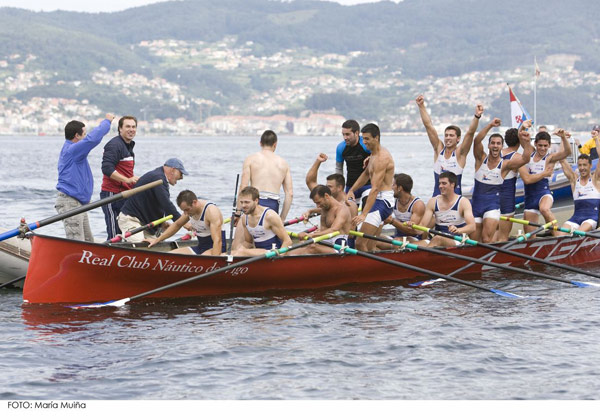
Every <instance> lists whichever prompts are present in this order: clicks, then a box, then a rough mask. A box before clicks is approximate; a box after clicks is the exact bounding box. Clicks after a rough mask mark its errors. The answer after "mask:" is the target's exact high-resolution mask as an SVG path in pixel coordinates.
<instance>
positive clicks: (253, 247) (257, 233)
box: [233, 187, 292, 256]
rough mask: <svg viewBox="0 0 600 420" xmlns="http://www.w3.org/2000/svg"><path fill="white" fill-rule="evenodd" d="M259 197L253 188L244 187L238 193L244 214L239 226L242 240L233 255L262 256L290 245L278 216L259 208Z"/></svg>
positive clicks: (256, 190) (266, 209)
mask: <svg viewBox="0 0 600 420" xmlns="http://www.w3.org/2000/svg"><path fill="white" fill-rule="evenodd" d="M259 197H260V194H259V192H258V189H256V188H254V187H246V188H244V189H243V190H242V191H241V192H240V196H239V203H240V206H241V209H242V212H243V213H244V214H243V215H242V217H241V219H240V223H239V225H240V226H241V229H242V234H243V235H244V236H243V239H244V240H243V242H242V244H241V245H240V246H239V247H238V248H237V249H236V250H235V251H233V255H236V256H256V255H262V254H264V253H266V252H267V251H270V250H271V249H273V248H281V247H282V246H285V247H289V246H291V245H292V240H291V239H290V237H289V235H288V233H287V231H286V230H285V227H284V226H283V222H282V221H281V218H280V217H279V215H278V214H277V213H276V212H275V210H273V209H271V208H269V207H264V206H261V205H260V204H259Z"/></svg>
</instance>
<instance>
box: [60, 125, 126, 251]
mask: <svg viewBox="0 0 600 420" xmlns="http://www.w3.org/2000/svg"><path fill="white" fill-rule="evenodd" d="M114 118H115V117H114V115H112V114H106V118H105V119H104V120H103V121H102V122H101V123H100V125H99V126H98V127H96V128H94V129H93V130H92V131H90V132H89V134H88V133H87V132H86V129H85V124H84V123H82V122H81V121H70V122H68V123H67V125H65V143H64V145H63V147H62V150H61V151H60V156H59V158H58V183H57V184H56V189H57V190H58V197H57V199H56V204H55V206H54V208H56V211H57V212H58V213H59V214H61V213H65V212H67V211H70V210H73V209H75V208H77V207H80V206H82V205H84V204H88V203H89V202H90V199H91V198H92V190H93V189H94V178H93V177H92V170H91V169H90V164H89V162H88V160H87V157H88V155H89V153H90V152H91V151H92V149H93V148H94V147H96V146H98V145H99V144H100V142H101V141H102V138H103V137H104V136H105V135H106V134H107V133H108V132H109V131H110V124H111V123H112V120H113V119H114ZM63 223H64V226H65V232H66V237H67V239H74V240H78V241H87V242H94V236H93V235H92V230H91V228H90V222H89V219H88V216H87V213H82V214H78V215H76V216H72V217H69V218H67V219H64V220H63Z"/></svg>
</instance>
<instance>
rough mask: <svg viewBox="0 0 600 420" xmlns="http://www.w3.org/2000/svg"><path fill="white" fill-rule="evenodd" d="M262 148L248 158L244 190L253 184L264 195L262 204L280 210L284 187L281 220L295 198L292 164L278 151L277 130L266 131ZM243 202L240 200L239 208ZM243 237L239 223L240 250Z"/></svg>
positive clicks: (236, 242)
mask: <svg viewBox="0 0 600 420" xmlns="http://www.w3.org/2000/svg"><path fill="white" fill-rule="evenodd" d="M260 147H261V150H260V152H256V153H254V154H252V155H250V156H248V157H247V158H246V160H244V166H243V168H242V179H241V181H240V191H242V190H243V189H244V188H246V187H247V186H249V185H251V186H253V187H255V188H256V189H258V191H259V194H260V199H259V204H260V205H261V206H264V207H268V208H271V209H273V210H274V211H275V213H279V190H280V189H281V187H282V186H283V192H284V194H285V198H284V200H283V208H282V210H281V220H285V218H286V217H287V215H288V212H289V211H290V207H291V205H292V197H293V187H292V175H291V174H290V166H289V165H288V163H287V162H286V161H285V159H283V158H282V157H281V156H277V155H276V154H275V149H276V148H277V134H275V133H274V132H273V131H271V130H267V131H265V132H264V133H263V134H262V136H261V137H260ZM239 205H240V201H239V199H238V206H237V207H238V208H239ZM235 223H237V221H236V222H235ZM242 239H243V234H242V230H241V228H240V227H239V224H237V225H236V231H235V237H234V240H233V244H232V249H237V248H238V247H239V246H240V245H241V243H242Z"/></svg>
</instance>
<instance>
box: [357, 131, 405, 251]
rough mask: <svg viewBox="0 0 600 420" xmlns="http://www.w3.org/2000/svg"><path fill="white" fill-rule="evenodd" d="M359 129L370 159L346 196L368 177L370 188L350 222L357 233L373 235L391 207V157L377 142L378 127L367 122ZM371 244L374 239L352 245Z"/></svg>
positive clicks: (362, 247)
mask: <svg viewBox="0 0 600 420" xmlns="http://www.w3.org/2000/svg"><path fill="white" fill-rule="evenodd" d="M361 132H362V135H363V141H364V143H365V146H367V149H369V151H370V152H371V158H370V159H369V163H368V165H367V168H366V169H365V170H364V171H363V173H362V174H361V175H360V176H359V177H358V179H357V180H356V182H355V183H354V185H352V187H350V189H349V190H348V199H351V198H354V192H355V191H358V190H359V189H360V188H361V187H362V186H363V185H365V183H366V182H367V181H368V180H369V179H370V180H371V190H370V191H369V195H368V196H367V201H366V203H365V205H364V207H363V210H362V213H361V214H360V215H358V216H355V217H354V219H353V220H352V223H354V224H355V225H356V226H360V228H359V230H360V231H361V232H363V233H366V234H368V235H375V234H376V233H377V229H379V227H380V226H381V225H382V224H383V221H384V220H385V219H387V218H388V216H389V215H390V214H392V212H393V210H394V192H393V191H392V182H393V179H394V159H393V158H392V155H391V154H390V152H389V151H388V150H387V149H386V148H385V147H382V146H381V144H380V132H379V127H377V126H376V125H375V124H367V125H365V126H364V127H363V129H362V130H361ZM375 245H376V241H374V240H370V239H366V238H357V239H356V248H357V249H359V250H361V251H373V250H375Z"/></svg>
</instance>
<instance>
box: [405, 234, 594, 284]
mask: <svg viewBox="0 0 600 420" xmlns="http://www.w3.org/2000/svg"><path fill="white" fill-rule="evenodd" d="M412 227H413V229H416V230H421V231H423V232H429V233H433V234H434V235H440V236H443V237H445V238H450V239H454V240H455V241H463V237H462V236H457V235H453V234H451V233H446V232H441V231H439V230H435V229H429V228H426V227H423V226H419V225H412ZM464 242H465V243H466V244H469V245H477V246H481V247H483V248H487V249H492V250H494V251H495V252H500V253H503V254H508V255H512V256H513V257H518V258H522V259H524V260H529V261H535V262H538V263H540V264H546V265H549V266H552V267H556V268H562V269H563V270H567V271H572V272H574V273H579V274H584V275H586V276H590V277H596V278H599V279H600V274H595V273H590V272H589V271H585V270H582V269H580V268H576V267H571V266H569V265H565V264H559V263H556V262H554V261H548V260H544V259H543V258H538V257H534V256H532V255H525V254H521V253H520V252H516V251H511V250H509V249H505V248H500V247H497V246H494V245H490V244H486V243H483V242H477V241H474V240H472V239H468V238H467V239H466V240H464ZM580 283H582V284H587V285H588V286H600V285H598V284H596V283H586V282H580ZM573 284H575V283H573Z"/></svg>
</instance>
